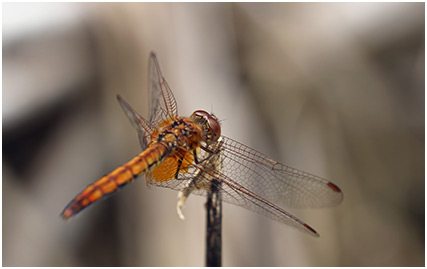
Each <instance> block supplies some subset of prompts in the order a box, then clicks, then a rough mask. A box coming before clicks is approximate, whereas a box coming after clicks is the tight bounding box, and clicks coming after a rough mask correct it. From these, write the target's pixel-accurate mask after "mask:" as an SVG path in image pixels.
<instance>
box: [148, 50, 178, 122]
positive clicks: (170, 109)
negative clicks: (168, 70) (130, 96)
mask: <svg viewBox="0 0 427 269" xmlns="http://www.w3.org/2000/svg"><path fill="white" fill-rule="evenodd" d="M148 68H149V72H150V74H149V75H150V80H149V89H150V90H149V92H150V101H151V102H150V106H151V107H150V123H151V124H152V125H153V126H157V125H158V124H159V123H161V122H162V121H163V120H164V119H170V118H172V119H173V118H176V117H178V106H177V104H176V100H175V97H174V96H173V93H172V91H171V89H170V88H169V85H168V83H167V81H166V79H165V78H164V77H163V74H162V70H161V69H160V65H159V62H158V60H157V56H156V54H155V53H154V52H151V54H150V62H149V67H148Z"/></svg>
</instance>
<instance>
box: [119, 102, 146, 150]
mask: <svg viewBox="0 0 427 269" xmlns="http://www.w3.org/2000/svg"><path fill="white" fill-rule="evenodd" d="M117 101H119V104H120V106H121V107H122V109H123V111H124V112H125V114H126V116H127V117H128V119H129V120H130V122H131V123H132V125H133V127H135V129H136V131H137V132H138V138H139V143H140V145H141V148H142V150H144V149H146V148H147V144H148V142H149V141H150V134H151V133H153V131H154V127H153V125H151V124H150V123H149V122H148V121H147V120H146V119H144V118H143V117H142V116H141V115H139V114H138V112H136V111H135V109H134V108H133V107H132V106H131V105H129V104H128V103H127V102H126V101H125V99H124V98H123V97H121V96H120V95H117Z"/></svg>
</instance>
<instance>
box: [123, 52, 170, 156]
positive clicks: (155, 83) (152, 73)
mask: <svg viewBox="0 0 427 269" xmlns="http://www.w3.org/2000/svg"><path fill="white" fill-rule="evenodd" d="M149 94H150V121H147V120H146V119H144V118H143V117H142V116H141V115H139V114H138V112H136V110H135V109H134V108H133V107H132V106H131V105H129V104H128V103H127V102H126V101H125V100H124V98H123V97H121V96H120V95H117V100H118V101H119V104H120V106H121V107H122V109H123V111H124V112H125V114H126V116H127V117H128V119H129V120H130V122H131V123H132V125H133V126H134V127H135V129H136V131H137V132H138V137H139V143H140V145H141V147H142V149H143V150H144V149H146V148H147V144H148V143H149V142H150V139H151V137H150V134H152V133H153V132H154V130H155V129H156V127H157V126H158V125H159V123H161V122H162V121H163V120H166V119H171V118H172V119H173V118H176V117H177V116H178V108H177V104H176V100H175V97H174V96H173V93H172V91H171V89H170V88H169V86H168V83H167V82H166V80H165V78H164V77H163V74H162V71H161V69H160V65H159V62H158V60H157V56H156V54H155V53H154V52H151V54H150V60H149Z"/></svg>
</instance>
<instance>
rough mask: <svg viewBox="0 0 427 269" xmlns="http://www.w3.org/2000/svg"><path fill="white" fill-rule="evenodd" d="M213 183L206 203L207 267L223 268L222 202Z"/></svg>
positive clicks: (216, 185)
mask: <svg viewBox="0 0 427 269" xmlns="http://www.w3.org/2000/svg"><path fill="white" fill-rule="evenodd" d="M220 184H221V183H220V182H218V181H217V180H216V179H214V180H213V181H212V184H211V186H210V191H209V192H208V198H207V202H206V266H209V267H213V266H221V253H222V239H221V238H222V237H221V232H222V201H221V192H220V191H219V188H218V186H220Z"/></svg>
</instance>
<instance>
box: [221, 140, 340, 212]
mask: <svg viewBox="0 0 427 269" xmlns="http://www.w3.org/2000/svg"><path fill="white" fill-rule="evenodd" d="M222 139H223V146H222V148H223V150H222V153H223V155H224V157H223V162H222V165H223V168H222V171H221V176H222V177H223V178H224V179H227V180H230V182H232V183H233V182H234V183H233V184H239V185H242V186H243V187H244V188H246V189H248V190H250V191H251V192H253V193H255V194H257V195H258V196H260V197H263V198H265V199H267V200H269V201H271V202H273V203H277V204H280V205H284V206H288V207H293V208H315V207H325V206H333V205H337V204H339V203H340V202H341V201H342V199H343V193H342V191H341V190H340V189H339V188H338V186H336V185H335V184H333V183H332V182H330V181H328V180H326V179H323V178H320V177H318V176H315V175H312V174H309V173H306V172H302V171H299V170H297V169H295V168H292V167H289V166H286V165H284V164H281V163H279V162H277V161H275V160H272V159H270V158H268V157H267V156H265V155H264V154H262V153H260V152H258V151H256V150H254V149H251V148H249V147H247V146H245V145H243V144H241V143H239V142H237V141H235V140H233V139H231V138H227V137H224V136H223V137H222Z"/></svg>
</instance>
